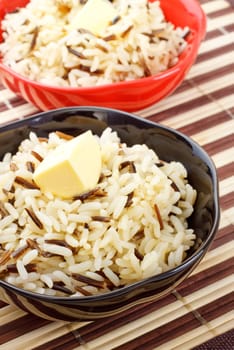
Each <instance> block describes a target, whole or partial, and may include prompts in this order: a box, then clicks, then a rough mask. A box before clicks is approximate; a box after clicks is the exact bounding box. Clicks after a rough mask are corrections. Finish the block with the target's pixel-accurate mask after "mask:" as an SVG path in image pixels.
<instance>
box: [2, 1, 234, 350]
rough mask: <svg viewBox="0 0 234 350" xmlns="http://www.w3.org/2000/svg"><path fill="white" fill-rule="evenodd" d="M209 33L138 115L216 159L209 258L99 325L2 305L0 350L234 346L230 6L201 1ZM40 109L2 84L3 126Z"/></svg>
mask: <svg viewBox="0 0 234 350" xmlns="http://www.w3.org/2000/svg"><path fill="white" fill-rule="evenodd" d="M201 3H202V7H203V9H204V11H205V12H206V14H207V19H208V28H207V35H206V39H205V41H204V42H203V44H202V46H201V48H200V52H199V56H198V59H197V61H196V64H195V65H194V66H193V68H192V69H191V70H190V72H189V74H188V76H187V78H186V80H185V81H184V83H183V84H182V85H181V86H180V87H179V88H178V89H177V91H176V92H174V93H173V95H171V96H170V97H168V98H166V99H165V100H164V101H162V102H160V103H158V104H157V105H154V106H152V107H150V108H148V109H145V110H143V111H139V112H138V113H137V114H138V115H141V116H143V117H146V118H149V119H151V120H153V121H157V122H160V123H162V124H164V125H167V126H170V127H173V128H176V129H178V130H180V131H182V132H184V133H185V134H187V135H189V136H191V137H192V138H193V139H194V140H196V141H197V142H198V143H199V144H200V145H202V146H203V147H204V149H205V150H206V151H207V152H208V153H209V154H210V156H211V157H212V158H213V160H214V162H215V164H216V166H217V170H218V176H219V181H220V203H221V221H220V228H219V231H218V234H217V236H216V238H215V240H214V242H213V244H212V246H211V248H210V250H209V252H208V253H207V255H206V257H205V258H204V259H203V261H202V262H201V263H200V265H199V266H198V267H197V269H196V270H195V271H194V272H193V273H192V275H191V276H190V277H189V278H188V279H187V280H186V281H184V282H183V283H182V284H181V285H180V286H179V287H178V288H177V289H176V290H175V291H173V293H171V294H170V295H168V296H166V297H164V298H162V299H161V300H159V301H156V302H153V303H151V304H148V305H147V304H144V305H140V306H137V307H134V308H133V309H131V310H129V311H124V312H122V313H121V314H119V315H117V316H114V317H110V318H108V319H105V320H102V321H97V322H86V323H81V322H74V323H67V322H62V321H59V322H51V321H47V320H43V319H40V318H38V317H36V316H33V315H29V314H26V313H24V312H23V311H20V310H18V309H16V307H14V306H11V305H6V304H5V303H3V302H2V301H0V349H4V350H13V349H14V350H29V349H36V350H50V349H51V350H52V349H56V350H59V349H64V350H71V349H77V350H94V349H95V350H111V349H114V350H133V349H134V350H135V349H137V350H141V349H142V350H151V349H157V350H170V349H171V350H172V349H173V350H188V349H196V350H208V349H210V350H216V349H217V350H219V349H220V350H229V349H233V348H234V344H233V342H232V339H233V338H232V332H231V328H232V326H233V323H232V322H233V321H232V313H231V304H232V288H231V287H232V282H233V281H232V277H231V262H232V245H231V236H232V234H233V232H234V225H233V223H234V221H233V218H234V208H233V202H234V201H233V188H234V175H233V173H234V172H233V162H232V161H233V159H234V142H233V141H234V138H233V130H234V120H233V115H234V94H233V81H234V73H233V72H234V69H233V68H234V65H233V62H234V55H233V48H234V46H233V38H234V37H233V28H234V24H233V18H234V16H233V12H234V11H233V4H232V2H231V1H225V0H211V1H204V0H202V1H201ZM35 112H38V110H36V108H35V107H33V106H32V105H30V104H28V103H26V102H25V101H23V100H22V99H21V98H19V97H17V96H15V95H14V94H13V93H12V92H10V91H9V90H6V89H5V88H4V87H2V86H0V123H2V124H5V123H9V122H11V121H14V120H16V119H20V118H23V117H27V116H29V115H31V114H33V113H35Z"/></svg>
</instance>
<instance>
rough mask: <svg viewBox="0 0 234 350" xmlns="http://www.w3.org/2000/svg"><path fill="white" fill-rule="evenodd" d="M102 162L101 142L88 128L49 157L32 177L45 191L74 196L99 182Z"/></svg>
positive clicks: (63, 195) (63, 196)
mask: <svg viewBox="0 0 234 350" xmlns="http://www.w3.org/2000/svg"><path fill="white" fill-rule="evenodd" d="M101 165H102V161H101V150H100V146H99V143H98V141H97V139H96V138H95V136H94V135H93V134H92V132H91V131H87V132H85V133H83V134H81V135H79V136H77V137H75V138H74V139H72V140H69V141H67V142H66V143H64V144H62V145H60V146H58V147H57V148H56V149H55V150H53V151H52V152H51V153H50V154H49V155H48V156H46V157H45V158H44V159H43V161H42V162H41V163H40V164H39V166H38V167H37V168H36V170H35V172H34V175H33V179H34V181H35V183H36V184H37V185H38V186H39V187H40V189H41V190H42V191H43V192H51V193H53V194H54V195H57V196H60V197H62V198H72V197H74V196H76V195H79V194H81V193H83V192H85V191H88V190H90V189H92V188H94V187H95V186H96V185H97V183H98V180H99V176H100V173H101Z"/></svg>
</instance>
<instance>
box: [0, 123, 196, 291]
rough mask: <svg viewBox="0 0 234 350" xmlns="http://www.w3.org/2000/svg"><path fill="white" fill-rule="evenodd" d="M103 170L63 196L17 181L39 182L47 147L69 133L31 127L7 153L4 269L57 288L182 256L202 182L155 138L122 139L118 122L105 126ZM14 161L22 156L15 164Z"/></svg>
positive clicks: (11, 276)
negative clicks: (166, 155) (156, 145)
mask: <svg viewBox="0 0 234 350" xmlns="http://www.w3.org/2000/svg"><path fill="white" fill-rule="evenodd" d="M96 137H97V140H98V142H99V143H100V147H101V154H102V174H101V176H100V180H99V183H98V185H97V189H96V190H92V191H90V192H89V193H86V194H85V195H84V194H82V195H80V196H77V198H73V199H66V200H64V199H61V198H59V197H56V196H53V195H52V194H51V193H42V192H41V191H40V190H38V189H28V188H26V187H24V184H23V183H22V184H19V183H17V182H16V181H15V179H16V177H17V176H21V177H22V178H24V179H25V180H27V182H32V181H33V180H32V177H33V173H32V172H31V171H30V170H29V169H28V168H27V162H32V163H33V164H34V167H35V169H36V167H37V166H38V164H39V160H38V159H37V158H35V157H34V156H33V153H32V151H34V152H37V153H38V154H40V155H41V156H42V157H45V156H46V155H47V154H49V153H50V152H51V151H52V150H53V149H54V148H56V147H57V146H58V145H60V144H62V143H65V142H67V140H65V139H64V138H61V137H59V134H56V133H55V132H53V133H50V135H49V137H48V140H47V141H46V142H45V141H43V140H41V139H40V138H39V137H37V135H36V134H34V133H30V135H29V139H26V140H24V141H23V142H22V143H21V144H20V146H19V148H18V151H17V153H16V154H15V155H11V154H6V155H5V157H4V159H3V160H2V161H1V162H0V275H1V278H3V279H4V280H5V281H8V282H9V283H11V284H14V285H17V286H19V287H22V288H24V289H28V290H31V291H34V292H37V293H42V294H49V295H57V296H61V295H73V296H81V295H90V294H91V295H92V294H98V293H103V292H107V291H110V290H113V289H115V288H117V287H120V286H124V285H127V284H129V283H133V282H136V281H139V280H142V279H144V278H147V277H150V276H152V275H156V274H159V273H161V272H164V271H167V270H169V269H171V268H174V267H175V266H178V265H180V264H181V262H182V261H183V259H185V257H186V251H187V250H189V248H190V247H191V246H192V245H193V244H194V239H195V234H194V232H193V230H192V229H190V228H189V227H188V223H187V218H188V217H189V216H190V215H191V214H192V212H193V205H194V202H195V199H196V191H195V190H194V189H193V188H192V187H191V185H190V184H189V183H188V181H187V172H186V169H185V168H184V166H183V165H182V164H181V163H179V162H175V161H173V162H170V163H166V162H163V161H161V160H159V159H158V157H157V155H156V154H155V152H154V151H153V150H151V149H149V148H148V147H147V146H146V145H139V144H136V145H134V146H132V147H129V146H127V145H126V144H125V143H121V142H120V139H119V137H118V135H117V134H116V132H113V131H112V130H111V129H110V128H107V129H105V130H104V132H103V133H102V135H101V136H100V137H98V136H96ZM12 164H14V166H12Z"/></svg>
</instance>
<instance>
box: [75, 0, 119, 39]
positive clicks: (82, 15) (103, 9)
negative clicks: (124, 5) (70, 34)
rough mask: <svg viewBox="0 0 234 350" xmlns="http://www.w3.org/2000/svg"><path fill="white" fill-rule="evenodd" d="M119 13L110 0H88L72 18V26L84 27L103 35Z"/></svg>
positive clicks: (76, 27)
mask: <svg viewBox="0 0 234 350" xmlns="http://www.w3.org/2000/svg"><path fill="white" fill-rule="evenodd" d="M117 15H118V12H117V10H116V9H115V8H114V6H113V5H112V4H111V3H110V2H109V1H108V0H88V1H87V3H86V4H85V5H84V7H83V8H82V9H81V11H80V12H79V13H78V14H77V16H75V17H74V19H73V20H72V23H71V28H73V29H78V28H83V29H87V30H89V31H90V32H92V33H93V34H95V35H101V33H102V32H103V31H104V30H105V29H106V27H107V26H108V25H109V24H110V23H111V21H112V20H113V19H114V18H115V17H116V16H117Z"/></svg>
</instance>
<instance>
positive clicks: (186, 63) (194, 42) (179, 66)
mask: <svg viewBox="0 0 234 350" xmlns="http://www.w3.org/2000/svg"><path fill="white" fill-rule="evenodd" d="M149 1H150V0H149ZM151 1H152V0H151ZM154 1H156V0H154ZM187 1H188V0H179V2H180V3H183V4H185V3H186V2H187ZM189 1H190V2H191V4H192V5H193V6H196V11H197V16H195V18H196V19H197V18H198V14H199V16H200V25H198V26H197V28H196V29H192V30H191V31H190V33H189V34H188V38H190V40H188V39H186V41H187V47H186V48H185V49H184V50H183V51H182V52H181V53H180V55H179V56H178V62H177V63H176V64H175V65H174V66H172V67H170V68H168V69H166V70H165V71H162V72H158V73H156V74H152V75H150V76H148V77H142V78H137V79H133V80H128V81H117V82H113V83H108V84H102V85H96V86H95V85H94V86H80V87H72V86H57V85H50V84H47V83H41V82H38V81H36V80H32V79H30V78H28V77H26V76H24V75H22V74H20V73H17V72H15V71H14V69H12V68H11V67H9V66H7V65H5V64H4V63H3V62H2V57H1V56H0V75H1V70H2V71H5V72H6V73H8V74H10V75H12V76H14V77H15V78H16V79H18V80H20V81H21V82H24V83H25V84H28V85H31V86H34V87H35V88H38V89H41V88H43V89H45V90H47V91H53V92H64V93H66V92H68V93H69V92H70V93H72V92H73V93H74V92H90V93H92V92H93V91H95V92H97V91H102V90H109V89H112V88H113V87H114V88H116V89H121V88H122V87H124V88H125V87H126V88H129V87H131V86H133V87H136V86H138V85H143V84H144V83H145V84H146V85H147V83H148V82H150V81H160V80H162V79H164V78H168V77H170V76H173V75H176V74H177V73H179V72H182V71H184V70H186V69H189V68H190V67H191V65H192V64H193V62H194V60H195V58H196V53H197V50H198V48H199V45H200V43H201V41H202V40H203V38H204V36H205V33H206V25H207V23H206V15H205V13H204V11H203V9H202V7H201V6H200V4H199V3H198V1H197V0H189ZM3 18H4V17H3ZM0 23H1V22H0ZM191 37H192V39H191ZM0 43H1V41H0Z"/></svg>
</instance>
